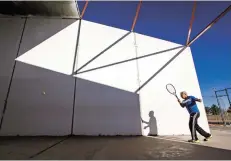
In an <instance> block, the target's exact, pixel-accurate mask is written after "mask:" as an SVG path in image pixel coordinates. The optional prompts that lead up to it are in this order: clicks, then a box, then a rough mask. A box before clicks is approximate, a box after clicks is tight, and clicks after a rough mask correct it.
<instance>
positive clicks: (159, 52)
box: [76, 46, 183, 74]
mask: <svg viewBox="0 0 231 161" xmlns="http://www.w3.org/2000/svg"><path fill="white" fill-rule="evenodd" d="M182 47H183V46H179V47H175V48H171V49H167V50H162V51H158V52H155V53H151V54H147V55H143V56H139V57H135V58H131V59H126V60H122V61H119V62H115V63H111V64H106V65H103V66H99V67H95V68H91V69H88V70H84V71H81V72H78V73H76V74H82V73H87V72H91V71H94V70H98V69H102V68H106V67H110V66H114V65H118V64H123V63H127V62H130V61H134V60H138V59H142V58H146V57H150V56H154V55H157V54H161V53H165V52H168V51H172V50H176V49H179V48H182Z"/></svg>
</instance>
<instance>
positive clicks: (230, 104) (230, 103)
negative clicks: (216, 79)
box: [225, 88, 231, 107]
mask: <svg viewBox="0 0 231 161" xmlns="http://www.w3.org/2000/svg"><path fill="white" fill-rule="evenodd" d="M225 92H226V95H227V97H228V100H229V107H231V102H230V99H229V93H228V90H227V88H225Z"/></svg>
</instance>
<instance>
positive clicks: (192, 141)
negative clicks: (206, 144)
mask: <svg viewBox="0 0 231 161" xmlns="http://www.w3.org/2000/svg"><path fill="white" fill-rule="evenodd" d="M188 142H190V143H199V142H200V140H188Z"/></svg>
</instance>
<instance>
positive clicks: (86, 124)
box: [74, 79, 142, 135]
mask: <svg viewBox="0 0 231 161" xmlns="http://www.w3.org/2000/svg"><path fill="white" fill-rule="evenodd" d="M74 134H75V135H141V134H142V133H141V121H140V108H139V95H138V94H135V93H133V92H128V91H124V90H120V89H116V88H112V87H110V86H106V85H102V84H98V83H95V82H91V81H87V80H83V79H78V80H77V88H76V106H75V119H74Z"/></svg>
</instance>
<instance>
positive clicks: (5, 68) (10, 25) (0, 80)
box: [0, 18, 24, 118]
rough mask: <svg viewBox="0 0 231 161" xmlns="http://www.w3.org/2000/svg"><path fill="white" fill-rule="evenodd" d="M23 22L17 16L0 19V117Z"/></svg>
mask: <svg viewBox="0 0 231 161" xmlns="http://www.w3.org/2000/svg"><path fill="white" fill-rule="evenodd" d="M23 22H24V21H23V19H19V18H18V19H12V18H2V19H0V24H1V25H0V42H1V43H0V53H1V54H0V111H1V112H0V118H1V116H2V110H3V107H4V100H5V99H6V94H7V90H8V84H9V82H10V76H11V72H12V68H13V65H14V59H15V57H16V53H17V50H18V44H19V41H20V36H21V33H22V30H23ZM9 33H10V34H9Z"/></svg>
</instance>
